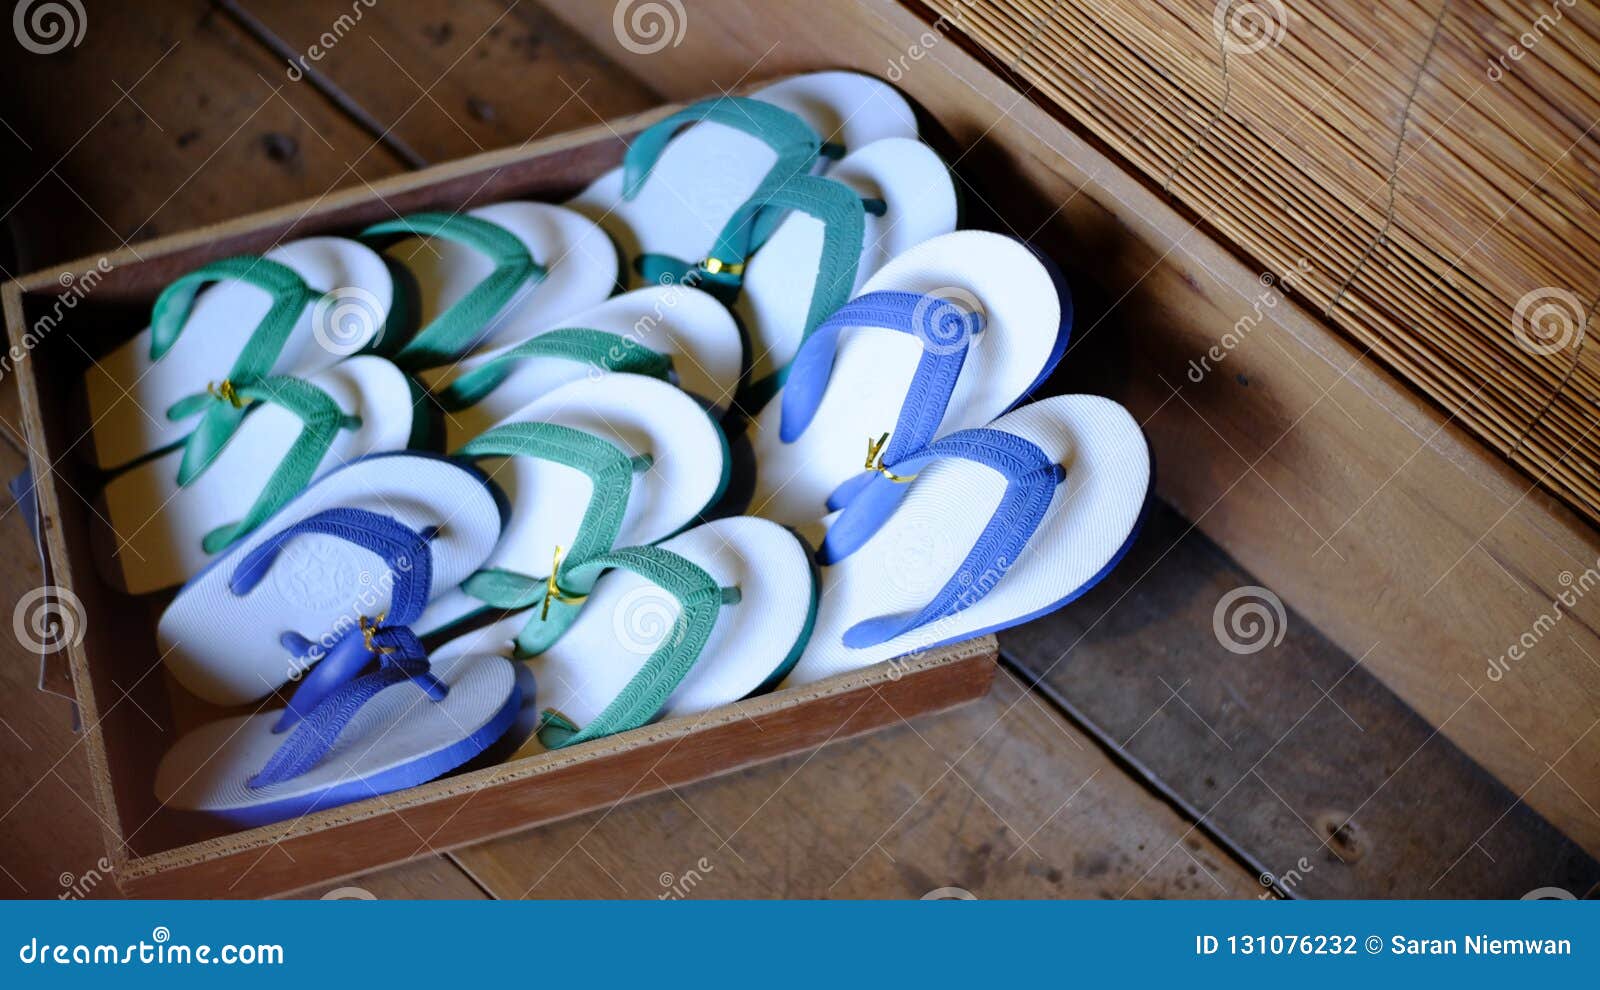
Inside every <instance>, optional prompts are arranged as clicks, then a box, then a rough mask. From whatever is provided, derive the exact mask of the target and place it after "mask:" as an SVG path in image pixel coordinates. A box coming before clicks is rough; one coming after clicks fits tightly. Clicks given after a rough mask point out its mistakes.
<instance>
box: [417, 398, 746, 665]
mask: <svg viewBox="0 0 1600 990" xmlns="http://www.w3.org/2000/svg"><path fill="white" fill-rule="evenodd" d="M454 456H456V457H457V458H460V459H464V460H469V461H473V462H476V463H479V464H480V465H481V466H482V467H483V469H484V470H485V471H486V472H487V473H488V475H489V477H490V479H491V480H492V481H493V483H494V484H495V486H496V487H497V488H499V489H500V490H501V491H502V492H503V493H504V495H505V500H506V503H507V505H508V506H509V508H508V510H507V522H506V527H505V531H504V533H503V535H502V536H501V537H500V542H499V543H498V544H497V545H496V546H495V548H494V552H493V553H492V554H491V555H490V556H489V559H488V560H487V561H485V562H484V565H483V567H482V568H481V569H480V570H479V571H478V573H476V574H474V575H472V577H470V578H468V579H467V580H466V581H465V582H463V584H462V586H461V587H460V588H458V589H456V590H453V591H449V592H446V593H444V594H443V595H441V596H439V597H438V598H437V599H436V600H435V601H433V602H432V603H431V604H430V605H429V606H428V609H427V611H426V612H425V613H424V614H423V616H422V618H420V619H419V620H417V623H416V626H417V629H418V630H419V631H421V632H422V633H423V634H424V635H429V636H432V635H436V634H440V633H445V632H449V631H453V630H456V629H459V628H460V624H461V623H463V622H467V621H470V620H474V619H476V618H477V617H478V616H480V615H482V614H484V613H487V612H490V611H492V610H496V609H500V610H522V609H526V608H527V607H528V606H530V605H531V604H533V603H534V602H536V601H539V600H541V598H542V597H543V596H544V593H545V590H546V584H547V582H548V580H549V578H550V575H551V573H552V570H555V571H556V572H557V573H560V574H563V575H564V574H565V573H566V570H567V564H566V563H565V562H566V560H568V559H574V560H581V559H584V558H587V557H590V556H593V555H595V554H598V553H601V552H604V551H606V550H609V549H611V548H612V547H613V546H630V545H634V544H648V543H654V542H655V541H657V540H661V539H665V538H666V537H668V536H671V535H672V534H673V533H676V532H677V531H678V530H680V529H682V528H684V527H685V526H687V525H689V524H690V523H692V522H693V521H694V520H695V519H696V517H698V516H699V515H700V514H702V513H703V512H705V511H706V509H707V508H709V507H710V506H711V505H712V504H713V503H715V502H716V501H717V499H719V498H720V497H721V496H722V492H723V490H724V489H725V488H726V487H727V483H728V441H727V439H726V437H724V436H723V433H722V429H721V427H719V426H718V425H717V423H716V421H715V420H714V419H712V418H711V416H710V415H709V414H708V413H707V412H706V411H705V409H704V408H702V407H701V406H700V404H699V403H697V402H696V401H695V400H694V399H692V398H690V397H689V396H688V395H687V394H685V393H684V392H682V391H680V390H679V389H677V388H675V387H673V386H672V385H669V384H668V383H666V382H663V381H660V380H658V379H654V378H646V377H643V376H640V375H629V374H621V373H617V374H607V375H603V376H600V377H597V378H582V379H579V380H577V381H573V382H569V383H567V384H566V385H563V386H561V387H560V388H558V389H556V390H555V391H553V392H551V393H549V394H548V395H545V396H544V397H543V398H540V399H536V400H534V401H533V402H532V403H529V404H528V405H527V406H525V407H524V408H523V409H521V410H519V411H518V412H516V413H515V414H513V415H512V416H510V417H508V418H507V419H506V420H505V421H503V422H501V423H500V424H499V425H497V426H495V427H492V428H491V429H489V430H487V431H485V432H484V433H481V434H479V435H478V436H477V437H475V438H473V439H472V440H470V441H468V442H467V443H466V444H465V445H463V446H461V447H459V448H457V449H456V450H455V451H454ZM568 587H569V588H571V589H572V590H575V591H578V592H581V591H582V588H581V587H576V586H570V585H569V586H568ZM556 611H557V612H561V611H563V610H562V609H561V608H557V610H556Z"/></svg>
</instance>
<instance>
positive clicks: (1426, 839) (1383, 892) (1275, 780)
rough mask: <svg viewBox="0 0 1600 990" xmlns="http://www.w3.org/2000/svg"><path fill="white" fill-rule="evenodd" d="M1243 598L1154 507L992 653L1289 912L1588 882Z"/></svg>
mask: <svg viewBox="0 0 1600 990" xmlns="http://www.w3.org/2000/svg"><path fill="white" fill-rule="evenodd" d="M1253 583H1254V579H1253V578H1251V576H1250V575H1249V574H1246V573H1245V572H1244V571H1242V570H1240V569H1239V567H1238V566H1237V565H1235V564H1234V563H1232V562H1231V561H1229V560H1228V559H1227V558H1226V557H1225V556H1223V554H1222V553H1221V552H1220V551H1219V550H1218V549H1217V548H1216V547H1215V546H1214V545H1213V544H1212V543H1211V542H1210V541H1209V540H1207V539H1206V538H1205V537H1204V536H1202V535H1201V534H1200V533H1198V532H1196V531H1194V530H1193V529H1192V528H1190V527H1189V525H1188V524H1187V523H1186V522H1184V521H1183V520H1182V519H1180V518H1178V517H1177V516H1176V515H1174V514H1173V513H1172V512H1171V511H1170V510H1168V509H1165V508H1159V509H1157V510H1155V511H1154V512H1153V513H1152V515H1151V518H1150V520H1149V521H1148V522H1147V523H1146V524H1145V527H1144V530H1143V531H1142V533H1141V534H1140V538H1139V540H1138V542H1137V544H1136V545H1135V547H1134V549H1133V551H1132V553H1130V554H1129V555H1128V558H1127V559H1126V560H1125V561H1124V562H1123V565H1122V566H1121V567H1120V568H1118V569H1117V571H1115V572H1114V573H1113V574H1112V575H1111V577H1110V578H1108V579H1107V580H1106V581H1105V582H1104V583H1102V584H1100V585H1099V586H1097V587H1096V588H1094V589H1093V590H1092V591H1090V592H1089V593H1088V594H1086V595H1085V596H1084V597H1083V598H1082V599H1080V600H1079V601H1078V602H1075V603H1074V604H1073V607H1071V608H1068V609H1063V610H1062V611H1060V612H1056V613H1055V614H1053V615H1049V616H1046V617H1045V618H1043V619H1039V620H1037V621H1035V622H1031V623H1028V624H1027V625H1025V626H1021V627H1019V628H1017V629H1014V630H1009V631H1008V632H1006V633H1004V634H1002V636H1001V648H1002V650H1003V651H1004V652H1005V655H1006V656H1007V657H1008V658H1009V659H1010V660H1012V661H1013V662H1014V663H1016V664H1017V666H1018V667H1019V668H1020V673H1021V676H1023V677H1024V678H1025V679H1027V681H1028V682H1029V683H1034V682H1038V683H1040V684H1041V685H1042V686H1043V687H1045V689H1046V690H1047V692H1048V693H1049V695H1050V696H1051V697H1053V698H1054V699H1056V700H1057V701H1059V702H1060V703H1061V704H1062V705H1063V706H1064V707H1066V708H1067V710H1069V711H1070V712H1072V714H1073V716H1074V717H1075V718H1079V719H1082V720H1083V721H1084V723H1085V724H1087V725H1088V726H1090V727H1091V728H1092V730H1093V732H1094V734H1095V736H1096V737H1097V738H1098V739H1100V740H1101V741H1102V742H1104V743H1105V744H1106V745H1109V746H1113V747H1115V748H1116V749H1117V750H1118V752H1119V755H1121V756H1122V757H1123V758H1124V759H1127V760H1128V761H1130V763H1131V764H1132V765H1133V766H1134V767H1136V768H1137V770H1138V771H1139V772H1141V773H1143V774H1144V775H1146V776H1148V777H1149V778H1150V779H1152V780H1154V781H1155V782H1156V784H1157V786H1158V787H1160V788H1161V789H1162V790H1163V791H1164V792H1165V793H1168V794H1170V795H1171V796H1172V797H1173V798H1174V800H1176V801H1178V802H1179V803H1180V806H1181V807H1182V808H1183V809H1184V810H1185V811H1186V812H1188V813H1189V814H1190V815H1193V816H1194V817H1195V818H1196V819H1197V820H1199V821H1201V822H1203V824H1204V825H1205V827H1206V828H1207V829H1208V830H1210V831H1211V832H1212V834H1215V835H1221V836H1226V837H1227V839H1228V840H1229V841H1230V842H1232V843H1234V844H1236V845H1237V846H1238V847H1239V848H1240V849H1241V850H1243V854H1244V856H1245V857H1246V859H1247V860H1248V861H1249V863H1250V865H1251V866H1252V867H1253V868H1254V869H1255V870H1256V871H1257V872H1258V873H1264V874H1271V875H1272V876H1275V877H1279V878H1285V879H1284V880H1283V881H1282V883H1283V884H1284V885H1286V886H1288V887H1289V890H1290V892H1292V893H1294V894H1296V895H1298V896H1302V897H1319V898H1322V897H1336V898H1392V897H1409V898H1455V897H1500V898H1511V899H1515V898H1518V897H1521V896H1522V895H1523V894H1525V893H1527V892H1528V891H1530V890H1534V889H1537V888H1540V887H1560V888H1562V889H1563V890H1569V891H1572V892H1574V893H1577V894H1583V893H1585V892H1587V891H1589V890H1591V889H1592V888H1594V887H1595V885H1596V884H1597V883H1600V862H1596V861H1595V859H1594V858H1593V857H1591V856H1589V855H1588V854H1587V853H1585V852H1584V851H1583V850H1582V849H1581V848H1580V847H1579V846H1577V845H1576V844H1575V843H1574V842H1573V841H1572V840H1571V839H1569V838H1567V837H1566V836H1565V835H1562V834H1561V833H1560V832H1559V831H1558V830H1556V829H1555V828H1554V827H1552V826H1551V825H1550V823H1549V822H1547V821H1545V820H1544V819H1543V818H1541V817H1540V816H1539V815H1538V814H1537V813H1535V812H1534V811H1533V809H1531V808H1530V807H1528V805H1526V804H1525V803H1523V802H1521V801H1519V800H1517V795H1515V794H1513V793H1511V792H1510V791H1508V790H1507V789H1506V788H1505V786H1504V785H1502V784H1501V783H1499V782H1498V781H1496V780H1495V779H1494V778H1492V777H1490V776H1489V775H1488V774H1487V773H1485V772H1484V770H1483V769H1482V768H1481V767H1479V766H1478V765H1477V764H1475V763H1473V762H1472V760H1471V759H1470V758H1468V757H1467V755H1466V754H1465V753H1463V752H1462V751H1461V750H1460V749H1459V748H1458V747H1456V746H1455V745H1453V744H1452V743H1451V742H1450V741H1449V740H1448V739H1447V738H1445V737H1444V736H1442V735H1439V734H1437V733H1436V732H1434V730H1433V727H1432V726H1430V725H1429V724H1428V723H1427V722H1426V721H1424V720H1423V719H1422V718H1420V717H1418V716H1417V714H1416V713H1415V712H1413V711H1411V710H1410V709H1409V708H1407V707H1406V706H1405V705H1404V704H1403V703H1402V702H1401V701H1400V700H1399V699H1398V698H1396V697H1395V696H1394V695H1393V694H1392V693H1391V692H1390V691H1389V690H1388V689H1387V688H1385V687H1384V686H1383V685H1382V684H1381V683H1380V682H1379V681H1378V680H1377V678H1375V677H1373V676H1372V674H1371V673H1370V672H1369V671H1368V670H1367V669H1366V666H1365V664H1364V663H1362V662H1361V661H1360V660H1359V659H1358V658H1354V657H1351V656H1350V655H1348V654H1346V653H1345V652H1344V651H1342V650H1340V649H1338V648H1337V647H1335V646H1334V645H1333V644H1332V643H1330V642H1329V641H1328V640H1327V639H1326V638H1325V637H1324V636H1323V635H1322V634H1321V633H1320V632H1318V631H1317V630H1316V629H1315V628H1313V627H1312V626H1311V625H1310V623H1308V622H1306V621H1305V619H1304V617H1303V616H1301V615H1299V614H1297V613H1294V612H1290V611H1287V610H1285V611H1284V612H1283V613H1281V614H1279V613H1277V612H1276V611H1275V608H1274V603H1273V601H1272V599H1271V598H1270V597H1269V596H1270V592H1267V591H1266V590H1265V589H1260V588H1254V589H1252V587H1251V586H1252V585H1253ZM1238 589H1245V590H1244V592H1243V593H1240V592H1239V591H1238ZM1229 595H1235V596H1236V597H1235V599H1234V601H1235V604H1234V605H1233V606H1232V607H1230V608H1228V609H1225V610H1224V612H1223V618H1222V619H1221V624H1220V629H1221V632H1220V633H1219V632H1218V629H1219V622H1218V613H1217V603H1218V602H1219V601H1222V600H1224V599H1225V598H1226V597H1227V596H1229ZM1252 607H1258V608H1260V609H1261V611H1260V612H1258V613H1254V614H1252V613H1251V612H1249V611H1246V610H1248V609H1250V608H1252ZM1230 647H1231V648H1230ZM1289 878H1292V879H1289Z"/></svg>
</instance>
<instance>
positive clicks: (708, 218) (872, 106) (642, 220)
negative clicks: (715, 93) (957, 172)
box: [568, 72, 917, 286]
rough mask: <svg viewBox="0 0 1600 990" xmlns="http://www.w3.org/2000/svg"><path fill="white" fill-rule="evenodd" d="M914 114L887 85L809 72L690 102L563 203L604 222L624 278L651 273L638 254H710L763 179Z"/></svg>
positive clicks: (804, 167)
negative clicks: (621, 259)
mask: <svg viewBox="0 0 1600 990" xmlns="http://www.w3.org/2000/svg"><path fill="white" fill-rule="evenodd" d="M916 134H917V124H916V115H915V114H914V113H913V112H912V110H911V107H910V105H909V104H907V103H906V101H905V99H904V97H902V96H901V95H900V94H899V93H897V92H896V91H895V90H894V89H893V88H892V87H891V86H889V85H888V84H886V83H884V82H882V81H880V80H877V79H873V78H872V77H870V76H865V75H861V74H859V73H854V72H812V73H807V74H805V75H799V76H794V77H791V78H789V79H785V80H782V81H780V82H777V83H774V84H772V85H770V86H766V87H764V88H762V89H760V90H758V91H756V92H755V93H753V94H752V95H751V96H749V97H721V98H719V99H715V100H707V101H703V102H701V103H696V104H694V105H692V106H690V107H687V108H685V109H684V110H682V111H680V112H678V113H676V114H674V115H672V116H671V117H669V118H667V119H666V120H664V121H661V122H660V123H657V124H655V125H653V126H651V127H649V128H647V129H646V130H645V131H643V132H641V133H640V134H638V135H637V136H635V138H634V139H633V141H632V143H631V144H630V146H629V148H628V152H627V155H626V157H625V158H624V160H623V165H622V166H621V167H620V168H617V169H613V170H612V171H610V172H608V173H606V174H605V175H602V176H601V177H600V178H598V179H596V180H595V181H594V182H593V183H592V184H591V185H590V186H589V188H587V189H585V190H584V191H583V192H582V193H581V194H580V195H578V196H577V197H576V198H575V199H573V200H572V201H571V202H570V203H569V204H568V205H569V206H571V207H572V208H573V209H575V210H578V211H580V212H582V213H584V214H585V215H586V216H589V217H591V218H593V219H594V220H595V222H596V223H599V224H600V225H602V226H603V227H605V228H606V231H607V232H608V233H609V234H610V235H611V237H612V239H613V240H614V241H616V243H617V246H618V248H620V249H621V251H622V254H623V257H624V259H626V262H627V263H626V264H625V265H624V273H623V274H624V278H625V279H626V280H628V281H627V284H628V285H629V286H638V285H643V284H646V283H648V282H650V281H654V279H652V278H650V277H648V276H646V275H644V274H643V273H642V272H641V270H640V266H639V261H640V259H641V258H646V257H648V256H651V255H656V256H662V257H665V258H671V259H686V260H690V261H692V260H694V259H701V258H704V257H706V252H707V249H708V247H709V245H710V244H711V243H712V239H713V238H714V237H715V236H716V235H717V232H718V231H719V230H721V229H722V228H723V226H724V225H725V224H726V222H727V220H728V218H729V217H730V216H731V215H732V214H733V212H734V210H736V209H737V208H738V207H739V206H740V205H741V204H743V203H744V202H745V201H746V200H748V199H749V198H750V196H751V195H752V194H754V193H755V191H756V190H757V189H758V188H759V187H760V186H761V185H762V183H763V181H764V180H766V179H768V178H770V177H773V176H776V177H778V178H780V179H781V178H787V177H789V176H792V175H798V174H805V173H810V172H814V171H819V170H823V169H825V168H826V166H827V163H828V162H830V161H831V160H837V159H838V158H840V157H842V156H843V155H844V154H847V153H849V152H851V151H854V150H856V149H857V148H862V147H865V146H866V145H868V144H870V143H872V142H873V141H877V140H880V139H882V138H886V137H916Z"/></svg>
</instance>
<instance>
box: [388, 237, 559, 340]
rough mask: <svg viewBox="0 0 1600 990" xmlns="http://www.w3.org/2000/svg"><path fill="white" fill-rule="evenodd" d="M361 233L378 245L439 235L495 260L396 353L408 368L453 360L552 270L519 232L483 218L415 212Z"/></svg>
mask: <svg viewBox="0 0 1600 990" xmlns="http://www.w3.org/2000/svg"><path fill="white" fill-rule="evenodd" d="M360 236H361V238H362V239H363V240H367V241H373V242H376V243H377V244H379V245H381V244H384V243H390V242H393V241H395V240H398V239H400V238H403V237H439V238H443V239H444V240H447V241H454V242H455V243H457V244H464V245H466V246H467V247H470V248H473V249H475V250H477V251H479V252H481V253H482V254H484V255H487V256H488V258H489V260H490V261H492V262H493V263H494V271H492V272H490V273H489V274H488V275H487V276H485V277H484V279H483V281H481V282H479V283H478V284H477V285H475V286H473V287H472V289H471V290H470V291H468V292H467V294H466V295H464V296H462V297H461V298H460V299H458V300H456V302H455V303H454V304H453V305H452V306H450V308H448V309H446V310H445V311H444V312H443V313H440V314H439V315H438V316H436V317H434V319H433V322H432V323H429V324H428V325H427V326H425V327H423V328H421V329H420V330H418V331H417V332H416V334H415V335H413V336H412V338H411V339H410V340H409V341H407V342H406V344H405V346H404V347H402V348H400V350H399V352H398V353H396V354H395V357H394V360H395V363H396V364H398V365H400V366H401V367H403V368H407V369H413V370H414V369H416V368H427V367H435V366H438V365H440V364H444V363H446V362H448V361H451V360H454V359H455V358H456V357H458V356H459V355H461V354H462V353H463V352H465V351H466V350H467V349H468V348H470V347H472V345H473V344H475V343H477V341H478V339H479V337H480V336H481V335H482V333H483V331H484V329H485V328H486V327H488V325H489V323H490V322H491V321H492V320H493V319H494V318H495V317H496V316H497V315H499V313H500V311H501V310H503V309H505V307H506V304H507V303H509V302H510V301H511V300H512V299H514V298H515V297H516V296H517V295H518V294H519V293H522V292H525V291H528V290H529V289H531V288H532V287H534V286H537V285H538V284H539V283H540V282H542V281H543V280H544V277H545V275H546V274H547V272H546V269H545V268H544V266H542V265H540V264H539V263H538V262H536V261H534V260H533V256H532V255H531V254H529V253H528V247H527V245H525V244H523V243H522V240H521V239H520V238H519V237H517V235H515V234H513V233H512V232H511V231H509V230H507V229H505V228H504V227H502V226H500V225H499V224H496V223H491V222H489V221H488V220H483V219H481V218H479V217H473V216H466V215H464V214H459V213H437V212H424V213H413V214H411V215H410V216H406V217H399V218H397V219H394V220H385V221H383V222H381V223H375V224H373V225H372V226H370V227H368V228H367V229H366V230H363V231H362V232H361V235H360Z"/></svg>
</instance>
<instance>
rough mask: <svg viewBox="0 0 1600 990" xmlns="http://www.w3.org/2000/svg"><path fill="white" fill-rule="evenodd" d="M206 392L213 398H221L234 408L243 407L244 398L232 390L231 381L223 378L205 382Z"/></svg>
mask: <svg viewBox="0 0 1600 990" xmlns="http://www.w3.org/2000/svg"><path fill="white" fill-rule="evenodd" d="M206 394H207V395H209V396H211V397H212V398H213V399H223V400H225V401H226V402H227V403H228V404H229V405H230V406H232V407H233V408H235V409H243V408H244V402H245V400H244V399H243V398H241V397H240V395H239V393H238V392H237V391H235V390H234V387H233V382H230V381H229V380H228V379H226V378H224V379H223V380H222V381H221V382H207V383H206Z"/></svg>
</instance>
